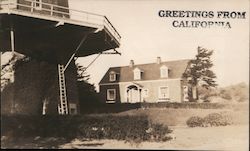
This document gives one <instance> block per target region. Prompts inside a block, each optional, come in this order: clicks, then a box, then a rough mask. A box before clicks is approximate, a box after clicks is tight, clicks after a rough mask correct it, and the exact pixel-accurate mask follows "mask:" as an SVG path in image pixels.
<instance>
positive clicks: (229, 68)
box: [69, 0, 249, 89]
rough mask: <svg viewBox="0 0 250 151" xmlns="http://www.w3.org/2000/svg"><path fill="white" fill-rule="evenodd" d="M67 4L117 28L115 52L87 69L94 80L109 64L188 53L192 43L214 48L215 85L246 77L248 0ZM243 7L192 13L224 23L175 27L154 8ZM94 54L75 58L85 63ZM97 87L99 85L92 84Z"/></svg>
mask: <svg viewBox="0 0 250 151" xmlns="http://www.w3.org/2000/svg"><path fill="white" fill-rule="evenodd" d="M69 6H70V8H73V9H77V10H83V11H88V12H93V13H98V14H101V15H106V16H107V17H108V19H109V20H110V21H111V23H112V24H113V25H114V27H115V28H116V29H117V30H118V32H119V33H120V35H121V36H122V39H121V46H120V48H118V49H117V50H118V51H120V52H121V53H122V55H121V56H119V55H101V56H100V57H99V58H98V59H97V60H96V61H95V62H94V64H92V65H91V66H90V67H89V69H88V70H87V72H88V73H89V74H90V75H91V79H90V81H89V82H90V83H94V84H95V85H96V86H97V84H98V83H99V81H100V80H101V78H102V77H103V76H104V74H105V73H106V71H107V70H108V68H109V67H114V66H124V65H128V64H129V61H130V60H131V59H133V60H134V61H135V64H143V63H152V62H155V61H156V57H157V56H160V57H161V58H162V61H168V60H178V59H193V58H194V56H195V55H196V53H197V47H198V46H202V47H204V48H207V49H210V50H214V55H213V57H212V60H213V63H214V71H215V73H216V75H217V82H218V84H219V86H227V85H230V84H236V83H239V82H246V83H249V82H248V81H249V1H248V0H234V1H230V0H220V1H219V0H164V1H163V0H154V1H153V0H152V1H150V0H140V1H139V0H137V1H136V0H134V1H132V0H96V1H92V0H69ZM161 9H163V10H186V11H188V10H191V11H195V10H196V11H214V12H217V11H237V12H238V11H240V12H242V11H246V12H247V14H246V19H217V18H212V19H197V18H196V19H194V18H193V19H191V20H201V21H204V20H211V21H229V22H230V24H231V27H232V28H231V29H228V28H221V27H215V28H174V27H173V26H172V22H173V21H174V20H179V21H180V20H187V19H185V18H166V17H165V18H160V17H159V16H158V11H159V10H161ZM95 57H96V55H91V56H88V57H84V58H78V60H77V62H79V63H80V64H82V65H84V66H87V65H88V64H89V63H90V62H91V61H92V60H93V58H95ZM97 89H98V88H97Z"/></svg>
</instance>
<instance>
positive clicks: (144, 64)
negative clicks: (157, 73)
mask: <svg viewBox="0 0 250 151" xmlns="http://www.w3.org/2000/svg"><path fill="white" fill-rule="evenodd" d="M188 60H192V59H180V60H170V61H163V62H161V63H169V62H177V61H188ZM150 64H156V63H154V62H152V63H141V64H135V65H134V66H141V65H150ZM122 67H129V65H126V66H124V65H123V66H113V67H110V69H111V68H122Z"/></svg>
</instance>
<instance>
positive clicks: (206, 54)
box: [183, 47, 217, 100]
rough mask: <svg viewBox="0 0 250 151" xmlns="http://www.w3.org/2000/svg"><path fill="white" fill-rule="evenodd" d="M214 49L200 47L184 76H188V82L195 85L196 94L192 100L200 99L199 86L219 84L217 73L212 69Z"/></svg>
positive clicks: (209, 86) (205, 86)
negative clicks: (217, 82) (216, 79)
mask: <svg viewBox="0 0 250 151" xmlns="http://www.w3.org/2000/svg"><path fill="white" fill-rule="evenodd" d="M212 54H213V51H212V50H208V49H206V48H202V47H198V54H197V55H196V56H195V59H194V60H191V61H190V62H189V64H190V68H188V69H187V70H186V72H185V73H184V74H183V77H184V78H187V80H188V83H189V84H190V85H192V87H195V89H196V90H195V91H196V96H195V98H194V96H192V98H190V99H191V100H199V93H198V88H197V87H198V86H202V87H204V88H206V89H209V88H211V87H215V86H217V84H216V81H215V78H216V75H215V73H214V72H213V71H212V70H211V68H212V67H213V63H212V61H211V56H212Z"/></svg>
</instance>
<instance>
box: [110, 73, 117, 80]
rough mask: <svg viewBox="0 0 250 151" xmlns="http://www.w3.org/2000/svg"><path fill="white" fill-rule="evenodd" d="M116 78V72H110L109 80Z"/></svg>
mask: <svg viewBox="0 0 250 151" xmlns="http://www.w3.org/2000/svg"><path fill="white" fill-rule="evenodd" d="M115 80H116V74H115V72H110V73H109V81H115Z"/></svg>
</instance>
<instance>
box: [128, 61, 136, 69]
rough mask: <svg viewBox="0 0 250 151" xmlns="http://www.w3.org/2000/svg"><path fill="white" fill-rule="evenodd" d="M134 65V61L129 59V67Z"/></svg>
mask: <svg viewBox="0 0 250 151" xmlns="http://www.w3.org/2000/svg"><path fill="white" fill-rule="evenodd" d="M134 65H135V63H134V60H130V62H129V67H131V68H132V67H134Z"/></svg>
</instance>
